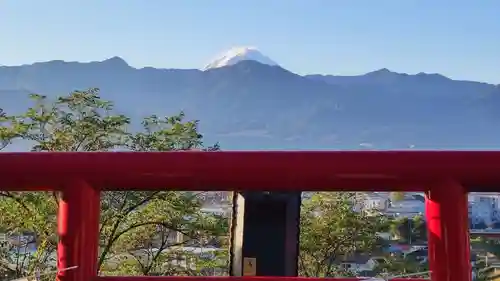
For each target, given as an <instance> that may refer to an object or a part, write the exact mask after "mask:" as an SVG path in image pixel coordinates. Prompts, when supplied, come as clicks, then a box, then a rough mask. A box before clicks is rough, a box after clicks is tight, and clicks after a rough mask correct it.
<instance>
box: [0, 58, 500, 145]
mask: <svg viewBox="0 0 500 281" xmlns="http://www.w3.org/2000/svg"><path fill="white" fill-rule="evenodd" d="M253 55H255V54H253ZM264 58H265V59H268V58H267V57H264ZM220 61H221V60H219V62H218V63H217V64H215V65H216V66H217V67H207V70H206V71H202V70H196V69H155V68H150V67H147V68H142V69H136V68H133V67H130V66H129V65H128V64H127V63H126V62H125V61H124V60H123V59H121V58H119V57H114V58H111V59H108V60H105V61H101V62H90V63H79V62H64V61H49V62H43V63H34V64H31V65H22V66H2V67H0V108H4V109H5V110H6V111H7V112H13V113H15V112H19V111H20V110H25V109H26V108H27V106H28V103H27V94H28V93H31V92H35V93H40V94H45V95H48V96H54V97H55V96H60V95H65V94H67V93H69V92H71V91H72V90H76V89H78V90H82V89H86V88H89V87H98V88H100V89H101V92H102V96H103V98H105V99H109V100H112V101H114V102H115V103H116V108H117V110H118V111H121V112H122V113H126V114H128V115H130V116H131V117H133V118H136V119H138V118H140V117H144V116H146V115H149V114H153V113H154V114H159V115H168V114H173V113H176V112H178V111H180V110H184V111H185V112H186V114H187V116H188V117H190V118H193V119H199V120H200V124H201V130H202V132H203V133H204V134H205V135H206V140H207V142H208V143H213V142H216V141H219V142H220V144H221V146H222V148H225V149H409V148H412V149H430V148H437V149H461V148H469V149H470V148H474V149H494V148H499V147H500V110H499V109H500V87H499V86H497V85H491V84H486V83H479V82H471V81H457V80H451V79H449V78H447V77H444V76H442V75H439V74H426V73H419V74H416V75H408V74H402V73H396V72H392V71H390V70H388V69H381V70H377V71H374V72H370V73H367V74H365V75H359V76H332V75H326V76H324V75H307V76H300V75H297V74H294V73H292V72H290V71H288V70H285V69H283V68H281V67H280V66H278V65H269V64H263V63H261V62H259V61H255V60H247V59H244V58H243V59H241V58H240V59H236V60H234V59H227V60H225V61H231V62H232V63H230V64H227V65H221V64H220ZM273 64H274V62H273ZM209 65H210V64H209Z"/></svg>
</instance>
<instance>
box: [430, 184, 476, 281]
mask: <svg viewBox="0 0 500 281" xmlns="http://www.w3.org/2000/svg"><path fill="white" fill-rule="evenodd" d="M426 217H427V227H428V234H429V235H428V244H429V266H430V270H431V271H432V274H431V276H432V280H433V281H451V280H453V281H470V280H471V264H470V248H469V229H468V222H467V221H468V206H467V192H466V191H465V189H464V188H463V187H462V186H461V185H460V184H458V183H456V182H454V181H446V182H442V183H440V184H436V185H434V186H432V187H431V188H430V190H429V191H428V192H427V193H426Z"/></svg>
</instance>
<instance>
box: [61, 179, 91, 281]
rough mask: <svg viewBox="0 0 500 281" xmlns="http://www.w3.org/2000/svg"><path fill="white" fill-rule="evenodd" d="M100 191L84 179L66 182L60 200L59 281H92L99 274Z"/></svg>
mask: <svg viewBox="0 0 500 281" xmlns="http://www.w3.org/2000/svg"><path fill="white" fill-rule="evenodd" d="M99 211H100V192H99V190H96V189H94V188H92V187H91V186H90V185H88V184H87V183H85V182H83V181H75V182H73V183H72V184H70V185H66V186H65V187H64V189H63V190H62V192H61V200H60V202H59V216H58V233H59V244H58V246H57V268H58V269H64V268H68V267H72V266H78V268H77V269H74V270H68V271H62V272H59V273H58V274H57V279H56V280H57V281H90V280H91V279H92V278H93V277H95V276H96V275H97V253H98V250H99V249H98V247H99Z"/></svg>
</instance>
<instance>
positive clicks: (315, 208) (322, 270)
mask: <svg viewBox="0 0 500 281" xmlns="http://www.w3.org/2000/svg"><path fill="white" fill-rule="evenodd" d="M355 198H356V196H355V194H354V193H349V192H329V193H316V194H315V195H313V196H312V198H311V199H310V200H307V201H305V202H303V206H302V211H301V222H300V253H299V273H300V275H302V276H307V277H327V276H341V275H344V276H346V275H347V274H352V273H349V272H346V271H345V270H342V268H341V267H339V266H340V261H341V260H342V259H343V258H347V257H349V256H350V255H354V254H357V253H365V254H370V253H372V252H374V251H376V250H377V248H378V247H379V246H380V245H378V243H377V242H378V241H379V238H378V237H377V235H376V231H377V228H378V227H379V224H380V218H379V217H376V216H368V215H366V214H364V213H363V212H356V211H354V208H353V204H354V202H353V201H354V200H355Z"/></svg>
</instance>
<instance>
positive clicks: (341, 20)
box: [0, 0, 500, 83]
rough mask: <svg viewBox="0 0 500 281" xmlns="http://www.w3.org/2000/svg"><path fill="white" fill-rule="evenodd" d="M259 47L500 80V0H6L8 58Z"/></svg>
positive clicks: (162, 63) (199, 58)
mask: <svg viewBox="0 0 500 281" xmlns="http://www.w3.org/2000/svg"><path fill="white" fill-rule="evenodd" d="M241 45H252V46H257V47H258V48H259V49H260V50H261V51H262V52H263V53H264V54H266V55H268V56H269V57H271V58H272V59H274V60H275V61H277V62H278V63H280V64H281V65H282V66H284V67H285V68H287V69H289V70H291V71H294V72H297V73H328V74H344V75H351V74H361V73H365V72H368V71H372V70H375V69H380V68H383V67H386V68H389V69H391V70H394V71H398V72H407V73H418V72H429V73H434V72H438V73H442V74H445V75H447V76H449V77H452V78H456V79H467V80H478V81H485V82H491V83H500V71H499V70H500V1H498V0H480V1H465V0H455V1H451V0H437V1H436V0H434V1H430V0H429V1H427V0H377V1H373V0H364V1H361V0H359V1H356V0H350V1H347V0H344V1H340V0H339V1H337V0H300V1H299V0H248V1H240V0H232V1H230V0H226V1H222V0H210V1H209V0H176V1H174V0H69V1H67V0H66V1H63V0H44V1H40V0H3V1H1V2H0V64H2V65H18V64H24V63H31V62H34V61H46V60H53V59H63V60H71V61H75V60H78V61H92V60H102V59H105V58H108V57H112V56H121V57H123V58H124V59H125V60H127V61H128V62H129V63H130V64H131V65H133V66H136V67H143V66H154V67H162V68H199V67H202V66H203V65H204V64H205V63H207V62H209V61H210V59H211V58H213V57H214V56H215V55H217V54H218V53H220V52H221V51H223V50H225V49H228V48H231V47H232V46H241Z"/></svg>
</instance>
